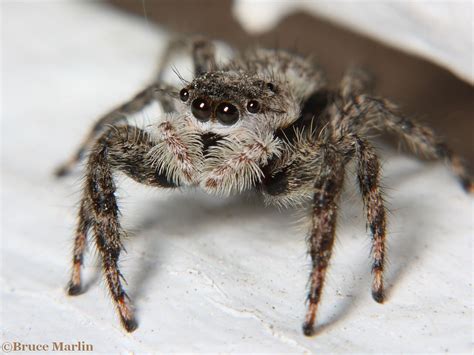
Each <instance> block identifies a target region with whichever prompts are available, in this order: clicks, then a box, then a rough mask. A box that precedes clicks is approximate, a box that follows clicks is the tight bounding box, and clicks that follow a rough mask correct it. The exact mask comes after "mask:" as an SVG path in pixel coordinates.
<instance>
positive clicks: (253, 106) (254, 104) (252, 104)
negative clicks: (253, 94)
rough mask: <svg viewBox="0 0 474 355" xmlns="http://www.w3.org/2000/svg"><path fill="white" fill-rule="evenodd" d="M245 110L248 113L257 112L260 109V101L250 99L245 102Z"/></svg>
mask: <svg viewBox="0 0 474 355" xmlns="http://www.w3.org/2000/svg"><path fill="white" fill-rule="evenodd" d="M247 110H248V111H249V112H250V113H257V112H258V111H260V102H258V101H257V100H250V101H249V102H248V103H247Z"/></svg>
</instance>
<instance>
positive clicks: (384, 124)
mask: <svg viewBox="0 0 474 355" xmlns="http://www.w3.org/2000/svg"><path fill="white" fill-rule="evenodd" d="M340 117H341V119H340V120H336V121H335V122H336V125H337V126H338V127H339V131H341V132H353V133H356V134H359V135H364V134H365V133H366V132H367V131H368V130H369V129H371V128H375V129H379V130H387V131H390V132H393V133H395V134H396V135H397V136H398V137H400V138H402V139H403V140H404V141H405V142H407V143H408V146H409V148H410V149H411V150H412V151H414V152H415V153H416V154H417V155H419V156H423V157H426V158H431V159H437V160H445V161H447V162H448V163H449V164H450V166H451V169H452V171H453V172H454V174H455V175H456V176H457V178H458V180H459V182H460V183H461V185H462V187H463V188H464V190H466V192H470V193H472V192H474V184H473V180H472V177H471V176H470V174H469V172H468V169H467V167H466V165H465V164H464V162H463V160H462V159H461V158H460V157H459V156H458V155H457V154H455V153H454V152H453V151H452V150H451V149H450V148H449V147H448V146H447V145H446V143H444V142H443V141H442V140H441V139H440V138H439V137H437V136H436V135H435V133H434V132H433V130H432V129H431V128H429V127H427V126H424V125H422V124H420V123H418V122H416V121H413V120H410V119H408V118H406V117H404V116H403V115H402V114H400V112H399V109H398V107H397V106H396V105H395V104H393V103H392V102H390V101H389V100H386V99H381V98H377V97H373V96H370V95H365V94H362V95H356V96H352V97H350V99H349V100H348V101H346V102H345V106H344V108H343V110H342V115H341V116H340Z"/></svg>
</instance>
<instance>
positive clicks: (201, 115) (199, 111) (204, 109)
mask: <svg viewBox="0 0 474 355" xmlns="http://www.w3.org/2000/svg"><path fill="white" fill-rule="evenodd" d="M191 111H192V113H193V115H194V117H196V118H197V119H198V120H199V121H203V122H206V121H208V120H209V117H211V105H209V103H208V102H207V101H206V100H204V99H201V98H197V99H195V100H194V101H193V103H192V105H191Z"/></svg>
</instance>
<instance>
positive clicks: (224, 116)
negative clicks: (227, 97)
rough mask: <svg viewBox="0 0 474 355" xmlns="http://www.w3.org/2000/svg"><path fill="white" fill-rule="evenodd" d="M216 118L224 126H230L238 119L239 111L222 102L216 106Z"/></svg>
mask: <svg viewBox="0 0 474 355" xmlns="http://www.w3.org/2000/svg"><path fill="white" fill-rule="evenodd" d="M216 117H217V119H218V120H219V122H221V123H223V124H225V125H232V124H234V123H235V122H237V120H238V119H239V110H238V109H237V107H235V106H234V105H232V104H229V103H227V102H222V103H220V104H219V105H218V106H217V109H216Z"/></svg>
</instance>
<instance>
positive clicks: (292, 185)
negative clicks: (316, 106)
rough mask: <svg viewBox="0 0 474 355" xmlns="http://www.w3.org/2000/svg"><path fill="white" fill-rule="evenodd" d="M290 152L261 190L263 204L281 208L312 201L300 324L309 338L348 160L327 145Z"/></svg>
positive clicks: (306, 144) (304, 144) (305, 145)
mask: <svg viewBox="0 0 474 355" xmlns="http://www.w3.org/2000/svg"><path fill="white" fill-rule="evenodd" d="M351 149H352V148H351ZM294 150H295V153H294V160H293V161H291V162H290V163H289V164H288V165H287V166H283V167H282V168H280V170H278V171H277V172H274V173H271V174H269V175H268V176H266V177H265V179H264V181H263V183H262V186H261V187H262V190H263V192H264V194H265V198H266V200H267V202H270V203H276V204H283V205H284V204H287V203H290V204H291V203H293V202H296V203H298V202H299V201H300V199H301V197H302V196H303V197H312V208H311V229H310V232H309V236H308V251H309V254H310V256H311V266H312V267H311V274H310V278H309V293H308V302H309V305H308V310H307V313H306V319H305V322H304V324H303V332H304V334H305V335H308V336H309V335H312V334H313V326H314V323H315V320H316V312H317V309H318V305H319V302H320V300H321V294H322V291H323V285H324V279H325V276H326V270H327V268H328V265H329V260H330V258H331V253H332V247H333V244H334V236H335V228H336V218H337V203H338V199H339V195H340V192H341V190H342V185H343V182H344V175H345V164H346V161H347V160H348V158H346V156H345V155H344V154H343V153H341V151H340V149H339V148H338V147H337V146H335V145H333V144H329V143H328V144H324V143H323V144H314V143H313V142H311V141H306V142H300V143H299V144H297V145H296V146H295V149H294ZM349 154H351V153H349Z"/></svg>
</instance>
